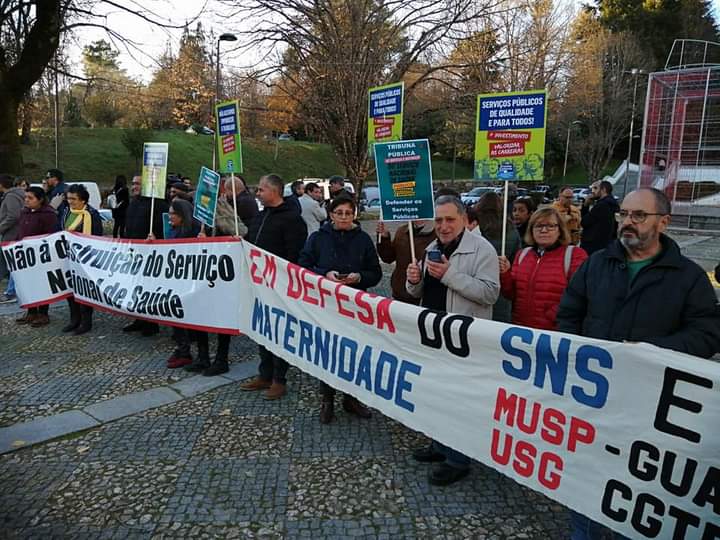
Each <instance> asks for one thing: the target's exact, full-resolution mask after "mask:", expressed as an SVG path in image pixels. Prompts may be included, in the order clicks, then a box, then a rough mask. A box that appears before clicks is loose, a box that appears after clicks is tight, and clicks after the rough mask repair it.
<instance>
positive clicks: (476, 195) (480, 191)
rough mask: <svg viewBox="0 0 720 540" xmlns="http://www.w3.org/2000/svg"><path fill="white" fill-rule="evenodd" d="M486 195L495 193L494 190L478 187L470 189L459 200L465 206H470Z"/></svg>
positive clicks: (487, 187) (490, 187)
mask: <svg viewBox="0 0 720 540" xmlns="http://www.w3.org/2000/svg"><path fill="white" fill-rule="evenodd" d="M486 193H495V188H494V187H492V186H479V187H476V188H472V189H471V190H470V191H468V192H467V193H465V194H464V195H461V196H460V200H461V201H462V202H463V204H464V205H465V206H471V205H473V204H475V203H476V202H478V201H479V200H480V197H482V196H483V195H485V194H486Z"/></svg>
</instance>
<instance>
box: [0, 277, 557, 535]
mask: <svg viewBox="0 0 720 540" xmlns="http://www.w3.org/2000/svg"><path fill="white" fill-rule="evenodd" d="M388 269H389V268H387V267H386V270H388ZM387 289H388V280H387V276H386V279H385V280H384V282H383V283H382V284H381V285H380V287H378V288H377V289H376V291H375V292H379V293H386V292H387ZM10 311H12V309H11V308H7V307H5V308H4V313H6V315H4V316H0V424H1V425H3V426H6V425H10V424H14V423H17V422H24V421H27V420H29V419H32V418H37V417H42V416H48V415H53V414H56V413H58V412H61V411H65V410H70V409H76V408H80V407H83V406H86V405H88V404H91V403H95V402H98V401H102V400H105V399H109V398H112V397H115V396H118V395H123V394H127V393H131V392H136V391H139V390H145V389H147V388H152V387H157V386H162V385H167V384H170V383H172V382H175V381H177V380H179V379H180V378H184V377H187V376H188V374H186V373H185V372H183V371H182V370H168V369H166V368H165V359H166V357H167V356H168V355H169V354H170V352H171V350H172V343H171V340H170V338H169V331H168V330H167V329H164V330H163V332H162V333H161V334H160V335H159V336H155V337H150V338H143V337H140V336H138V335H137V334H130V335H127V334H123V333H122V332H121V331H120V328H121V327H122V325H123V324H125V323H126V320H125V319H123V318H120V317H114V316H110V315H105V314H100V313H96V317H95V324H94V328H93V331H92V333H90V334H88V335H86V336H82V337H75V336H72V337H70V336H66V335H64V334H62V333H61V332H60V328H61V327H62V325H63V324H64V323H65V318H66V316H67V310H66V309H65V308H63V307H59V308H54V309H52V310H51V319H52V324H51V325H50V326H48V327H45V328H40V329H32V330H31V329H24V328H21V327H19V326H17V325H15V324H14V323H13V322H12V321H13V318H14V315H12V314H11V313H10ZM255 350H256V348H255V345H254V344H253V343H252V342H251V341H250V340H249V339H248V338H244V337H240V338H234V339H233V341H232V359H233V361H234V362H237V361H243V360H249V359H254V358H255V356H256V355H255ZM288 378H289V381H290V383H289V393H288V395H287V396H286V397H285V398H284V399H282V400H280V401H276V402H266V401H264V400H263V399H262V396H261V395H260V394H258V393H247V392H242V391H240V390H239V388H238V385H237V384H228V385H227V386H223V387H221V388H217V389H215V390H211V391H209V392H206V393H204V394H201V395H198V396H196V397H194V398H191V399H187V400H184V401H180V402H176V403H173V404H171V405H167V406H164V407H160V408H156V409H152V410H148V411H145V412H143V413H140V414H136V415H133V416H130V417H126V418H123V419H121V420H118V421H115V422H111V423H107V424H104V425H102V426H101V427H98V428H95V429H91V430H88V431H85V432H80V433H76V434H74V435H70V436H66V437H64V438H61V439H56V440H54V441H50V442H46V443H43V444H38V445H36V446H33V447H30V448H25V449H21V450H17V451H15V452H12V453H10V454H5V455H2V456H0V478H2V493H0V538H73V539H75V538H122V539H125V538H157V539H160V538H349V537H352V538H356V537H357V538H386V539H391V538H392V539H395V538H564V537H567V536H568V534H567V530H568V523H567V515H566V514H567V512H566V509H565V508H564V507H562V506H560V505H558V504H556V503H554V502H552V501H550V500H548V499H546V498H545V497H542V496H540V495H538V494H536V493H534V492H532V491H530V490H528V489H525V488H523V487H521V486H519V485H518V484H516V483H515V482H513V481H511V480H509V479H507V478H505V477H503V476H502V475H501V474H499V473H496V472H495V471H493V470H492V469H489V468H487V467H485V466H483V465H481V464H478V463H476V464H474V465H473V472H472V474H471V475H470V477H469V478H467V479H466V480H464V481H462V482H460V483H459V484H457V485H456V486H451V487H447V488H438V487H432V486H430V485H429V484H428V483H427V473H428V470H429V466H427V465H422V464H419V463H416V462H414V461H413V460H412V459H411V458H410V452H411V451H412V449H414V448H416V447H419V446H422V445H424V444H427V443H428V441H427V439H426V438H425V437H424V436H423V435H421V434H418V433H415V432H413V431H411V430H409V429H407V428H405V427H403V426H402V425H400V424H398V423H396V422H394V421H392V420H390V419H388V418H385V417H383V416H382V415H380V414H379V413H376V414H374V415H373V418H372V419H370V420H359V419H356V418H350V417H348V415H347V414H345V413H344V412H343V411H342V409H341V407H339V405H340V404H339V402H338V413H337V416H338V419H337V421H336V422H334V423H333V424H330V425H327V426H324V425H321V424H320V423H319V422H318V419H317V415H318V407H319V396H318V393H317V382H316V381H315V380H314V379H312V378H311V377H309V376H307V375H305V374H303V373H302V372H300V371H299V370H296V369H294V368H292V369H291V371H290V373H289V376H288ZM339 399H340V398H339V397H338V400H339Z"/></svg>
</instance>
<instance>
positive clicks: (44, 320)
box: [15, 187, 57, 328]
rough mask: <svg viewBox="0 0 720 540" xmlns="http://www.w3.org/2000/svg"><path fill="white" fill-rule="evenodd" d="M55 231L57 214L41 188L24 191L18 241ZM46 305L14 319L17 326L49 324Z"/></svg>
mask: <svg viewBox="0 0 720 540" xmlns="http://www.w3.org/2000/svg"><path fill="white" fill-rule="evenodd" d="M55 231H57V214H55V209H54V208H53V207H52V206H50V205H49V204H48V202H47V195H46V194H45V191H44V190H43V189H42V188H41V187H30V188H28V189H27V190H26V191H25V208H23V210H22V213H21V214H20V222H19V226H18V240H22V239H23V238H29V237H30V236H39V235H41V234H51V233H54V232H55ZM49 307H50V306H49V305H48V304H45V305H42V306H36V307H31V308H30V309H28V310H27V311H26V312H25V314H24V315H23V316H22V317H20V318H19V319H16V320H15V322H16V323H18V324H27V325H29V326H32V327H33V328H38V327H40V326H45V325H46V324H48V323H49V322H50V317H49V316H48V308H49Z"/></svg>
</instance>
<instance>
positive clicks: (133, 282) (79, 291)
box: [2, 232, 242, 334]
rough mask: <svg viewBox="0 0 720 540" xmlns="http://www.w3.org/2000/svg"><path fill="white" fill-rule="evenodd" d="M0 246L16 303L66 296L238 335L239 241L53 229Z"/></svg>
mask: <svg viewBox="0 0 720 540" xmlns="http://www.w3.org/2000/svg"><path fill="white" fill-rule="evenodd" d="M2 251H3V255H4V256H5V260H6V262H7V263H8V267H9V269H10V270H11V271H12V272H13V276H14V279H15V284H16V285H15V286H16V289H17V294H18V297H19V298H20V302H21V305H22V306H23V307H31V306H35V305H38V304H42V303H48V301H57V300H60V299H62V298H66V297H68V296H70V295H73V296H74V297H75V299H76V300H77V301H78V302H81V303H84V304H88V305H91V306H94V307H96V308H98V309H102V310H107V311H112V312H116V313H120V314H123V315H128V316H131V317H135V318H138V319H144V320H149V321H154V322H159V323H163V324H168V325H173V326H182V327H185V328H191V329H196V330H207V331H212V332H221V333H228V334H239V333H240V331H239V329H238V326H239V314H238V309H237V308H238V305H239V304H240V296H239V294H240V289H239V287H238V282H239V279H241V276H238V275H237V273H238V272H239V271H240V269H239V268H238V265H239V263H241V261H242V256H241V253H242V245H241V243H240V241H239V240H234V239H232V238H228V237H222V238H221V237H218V238H205V239H203V240H199V239H195V238H193V239H179V240H154V241H152V242H148V241H144V240H141V241H132V240H113V239H110V238H103V237H95V236H84V235H81V234H76V233H68V232H59V233H55V234H51V235H48V236H41V237H35V238H30V239H27V240H23V241H21V242H17V243H13V244H7V245H4V246H3V247H2ZM20 261H23V262H22V263H20Z"/></svg>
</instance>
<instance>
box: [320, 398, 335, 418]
mask: <svg viewBox="0 0 720 540" xmlns="http://www.w3.org/2000/svg"><path fill="white" fill-rule="evenodd" d="M334 419H335V400H333V399H323V400H322V403H321V404H320V423H321V424H329V423H330V422H332V421H333V420H334Z"/></svg>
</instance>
